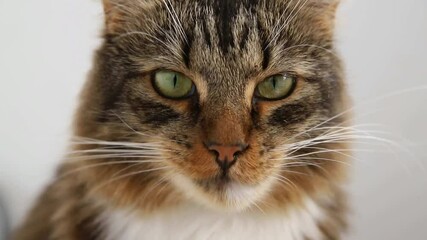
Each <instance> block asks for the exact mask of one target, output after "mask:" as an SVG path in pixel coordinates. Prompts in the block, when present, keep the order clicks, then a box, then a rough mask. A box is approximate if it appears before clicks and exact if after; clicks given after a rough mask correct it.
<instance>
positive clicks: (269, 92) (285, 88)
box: [255, 74, 296, 100]
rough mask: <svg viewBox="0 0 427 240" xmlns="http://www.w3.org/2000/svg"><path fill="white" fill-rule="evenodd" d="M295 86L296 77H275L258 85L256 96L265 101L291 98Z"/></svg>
mask: <svg viewBox="0 0 427 240" xmlns="http://www.w3.org/2000/svg"><path fill="white" fill-rule="evenodd" d="M295 85H296V77H293V76H290V75H287V74H278V75H274V76H271V77H268V78H267V79H265V80H264V81H262V82H261V83H259V84H258V86H257V87H256V89H255V96H256V97H259V98H261V99H265V100H280V99H283V98H285V97H287V96H289V95H290V94H291V93H292V91H293V90H294V89H295Z"/></svg>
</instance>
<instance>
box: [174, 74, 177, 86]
mask: <svg viewBox="0 0 427 240" xmlns="http://www.w3.org/2000/svg"><path fill="white" fill-rule="evenodd" d="M177 81H178V79H177V76H176V74H175V75H174V76H173V87H174V88H176V82H177Z"/></svg>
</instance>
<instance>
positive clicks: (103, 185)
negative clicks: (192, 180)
mask: <svg viewBox="0 0 427 240" xmlns="http://www.w3.org/2000/svg"><path fill="white" fill-rule="evenodd" d="M166 169H170V167H168V166H166V167H158V168H151V169H145V170H140V171H135V172H131V173H128V174H123V175H119V176H117V177H113V178H112V179H109V180H108V181H105V182H103V183H101V184H98V185H97V186H95V187H93V188H92V189H91V190H90V193H95V192H97V191H98V190H99V189H101V188H103V187H105V186H107V185H108V184H111V183H113V182H115V181H118V180H121V179H124V178H128V177H133V176H135V175H139V174H143V173H151V172H155V171H161V170H166Z"/></svg>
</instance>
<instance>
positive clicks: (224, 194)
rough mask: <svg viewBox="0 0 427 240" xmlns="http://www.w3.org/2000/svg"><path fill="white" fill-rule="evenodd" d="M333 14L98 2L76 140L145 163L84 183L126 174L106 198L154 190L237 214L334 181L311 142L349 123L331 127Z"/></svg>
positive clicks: (310, 6)
mask: <svg viewBox="0 0 427 240" xmlns="http://www.w3.org/2000/svg"><path fill="white" fill-rule="evenodd" d="M335 5H336V2H333V1H314V0H301V1H284V0H275V1H261V0H260V1H250V0H246V1H245V0H239V1H214V0H200V1H160V0H157V1H156V0H147V1H105V8H106V16H107V21H106V31H105V43H104V45H103V46H102V48H101V49H100V50H99V51H98V53H97V57H96V66H95V69H94V71H93V74H92V77H91V79H90V81H89V82H88V84H87V86H86V90H85V93H84V95H83V103H82V105H81V108H80V111H79V115H78V117H77V126H78V127H77V131H76V134H77V135H78V136H84V137H89V138H94V139H102V140H104V141H109V142H117V145H118V146H119V145H120V144H119V143H123V142H125V143H129V144H123V146H119V149H120V151H123V153H126V151H127V152H129V151H130V150H129V148H130V149H131V150H132V151H136V150H139V151H140V152H139V153H138V154H139V155H138V154H137V155H136V157H137V158H138V161H141V164H138V163H137V164H133V165H132V164H131V163H126V161H123V165H120V166H118V165H115V166H113V165H105V166H102V167H100V168H95V169H90V170H88V171H89V172H90V174H88V175H93V176H96V177H95V178H93V179H95V180H93V182H100V181H101V182H102V181H105V180H106V179H111V178H112V176H117V175H120V174H123V173H129V176H128V177H124V178H121V179H120V178H119V179H116V180H115V181H111V182H109V184H108V186H107V187H106V188H104V193H106V194H108V191H109V189H110V190H111V189H114V191H115V192H117V191H119V192H121V193H122V195H121V196H122V197H121V199H119V200H118V202H120V201H125V200H124V199H126V201H133V202H139V201H141V199H142V197H141V196H142V195H144V194H143V193H144V192H145V194H148V193H147V192H148V191H150V192H151V193H154V192H156V193H157V194H158V195H157V198H159V196H163V198H162V199H163V200H164V199H166V198H170V196H175V197H176V198H177V199H178V198H179V199H190V200H192V201H195V202H198V203H202V204H205V205H207V206H209V207H213V208H226V209H237V210H240V209H245V208H248V207H252V206H254V205H257V202H263V201H266V202H269V203H271V204H274V202H275V201H277V202H283V198H286V199H291V198H293V197H292V196H294V195H295V196H297V195H300V194H303V193H304V194H305V193H307V192H310V191H312V190H313V189H316V188H317V187H319V188H320V186H321V185H322V184H323V183H327V182H333V181H334V176H336V175H339V174H336V172H338V169H339V166H338V165H339V164H338V163H336V162H333V161H323V162H319V160H320V159H321V158H324V159H333V158H334V156H333V154H332V155H331V152H330V151H325V152H324V153H322V152H321V151H319V149H325V150H328V149H333V148H335V147H337V145H334V144H331V143H324V142H316V144H311V145H310V144H307V143H313V142H312V141H310V140H312V139H313V138H316V137H318V136H321V134H325V132H327V131H328V130H330V128H326V126H334V125H336V124H343V122H344V119H345V118H343V117H342V116H340V117H336V118H333V117H334V116H336V114H338V113H340V112H341V111H342V110H343V107H344V106H345V105H344V102H345V90H344V87H343V84H342V79H341V78H342V73H341V67H340V62H339V59H338V58H337V56H336V55H335V53H334V48H333V15H334V9H335ZM331 118H333V119H331ZM319 126H321V127H322V128H319ZM132 144H134V145H132ZM137 144H140V145H138V147H139V148H138V147H135V146H137ZM144 144H145V145H144ZM314 152H316V153H314ZM126 156H127V157H128V158H125V159H129V158H132V159H134V160H135V156H130V155H129V154H127V155H126ZM304 156H306V157H304ZM112 159H114V157H107V158H106V159H102V160H100V161H105V162H108V161H112ZM143 161H144V163H142V162H143ZM319 164H320V165H321V166H319ZM325 171H326V173H325ZM138 172H139V173H138ZM132 173H136V174H132ZM94 185H95V184H94ZM160 186H163V187H164V188H163V189H162V190H161V189H160ZM118 195H119V196H120V194H118ZM148 195H150V194H148ZM124 196H126V197H124ZM168 196H169V197H168ZM115 197H116V198H117V194H116V195H115ZM118 198H120V197H118ZM149 198H150V196H149ZM144 199H146V196H144ZM267 200H268V201H267Z"/></svg>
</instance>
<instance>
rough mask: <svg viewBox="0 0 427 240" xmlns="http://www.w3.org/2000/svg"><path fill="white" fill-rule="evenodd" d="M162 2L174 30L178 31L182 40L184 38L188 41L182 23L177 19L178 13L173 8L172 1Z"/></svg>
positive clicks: (164, 0) (165, 0)
mask: <svg viewBox="0 0 427 240" xmlns="http://www.w3.org/2000/svg"><path fill="white" fill-rule="evenodd" d="M163 3H164V4H165V6H166V8H167V10H168V12H169V14H170V15H171V17H172V20H173V22H174V28H175V30H176V31H177V32H178V33H179V35H181V38H182V40H184V41H185V42H186V43H188V39H187V35H186V34H185V31H184V27H183V26H182V23H181V21H180V20H179V17H178V14H177V13H176V11H175V9H174V8H173V5H172V3H171V2H170V0H163Z"/></svg>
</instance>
